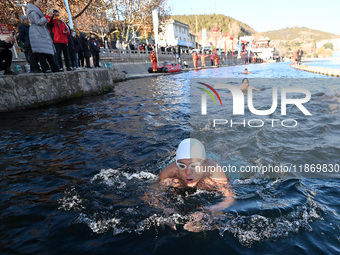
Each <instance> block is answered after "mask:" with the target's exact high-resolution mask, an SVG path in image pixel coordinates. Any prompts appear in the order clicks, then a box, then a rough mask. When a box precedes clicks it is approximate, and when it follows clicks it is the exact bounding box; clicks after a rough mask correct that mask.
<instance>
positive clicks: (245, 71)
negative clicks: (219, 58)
mask: <svg viewBox="0 0 340 255" xmlns="http://www.w3.org/2000/svg"><path fill="white" fill-rule="evenodd" d="M243 74H251V72H249V71H248V69H247V68H246V69H244V72H243Z"/></svg>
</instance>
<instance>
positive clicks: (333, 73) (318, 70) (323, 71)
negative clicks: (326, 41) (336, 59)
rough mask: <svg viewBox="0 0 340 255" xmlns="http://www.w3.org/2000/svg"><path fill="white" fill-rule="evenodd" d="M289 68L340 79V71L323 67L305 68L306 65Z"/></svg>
mask: <svg viewBox="0 0 340 255" xmlns="http://www.w3.org/2000/svg"><path fill="white" fill-rule="evenodd" d="M291 67H293V68H295V69H299V70H302V71H307V72H312V73H319V74H323V75H329V76H335V77H340V69H334V68H325V67H320V66H307V65H300V66H299V65H291Z"/></svg>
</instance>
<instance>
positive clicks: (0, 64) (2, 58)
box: [0, 36, 16, 75]
mask: <svg viewBox="0 0 340 255" xmlns="http://www.w3.org/2000/svg"><path fill="white" fill-rule="evenodd" d="M14 41H15V38H14V36H10V37H7V38H6V40H5V41H3V40H0V70H5V72H4V74H5V75H11V74H16V73H14V72H12V71H11V64H12V57H13V54H12V51H11V50H10V48H12V47H13V44H14Z"/></svg>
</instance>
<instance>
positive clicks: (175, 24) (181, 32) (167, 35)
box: [158, 19, 196, 48]
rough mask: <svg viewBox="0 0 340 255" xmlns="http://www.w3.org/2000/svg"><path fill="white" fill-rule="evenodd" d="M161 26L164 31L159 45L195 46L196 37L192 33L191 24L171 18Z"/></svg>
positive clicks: (160, 36)
mask: <svg viewBox="0 0 340 255" xmlns="http://www.w3.org/2000/svg"><path fill="white" fill-rule="evenodd" d="M161 26H163V33H162V34H160V35H159V40H158V44H159V45H161V46H170V45H171V46H182V47H189V48H194V46H195V44H196V42H195V40H196V37H195V36H194V35H193V34H190V32H189V31H190V26H189V25H187V24H185V23H182V22H179V21H177V20H173V19H169V20H167V21H166V22H165V23H164V24H163V25H161Z"/></svg>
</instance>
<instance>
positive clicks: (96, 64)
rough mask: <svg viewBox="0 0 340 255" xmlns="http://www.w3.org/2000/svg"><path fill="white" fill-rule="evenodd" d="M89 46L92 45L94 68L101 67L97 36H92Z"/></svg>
mask: <svg viewBox="0 0 340 255" xmlns="http://www.w3.org/2000/svg"><path fill="white" fill-rule="evenodd" d="M89 44H90V50H91V53H92V57H93V64H94V67H99V52H100V47H99V43H98V41H97V40H96V35H95V34H91V38H90V40H89Z"/></svg>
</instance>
